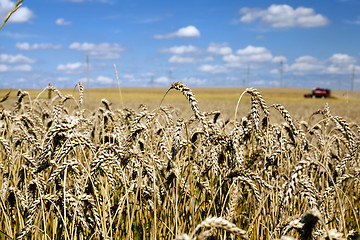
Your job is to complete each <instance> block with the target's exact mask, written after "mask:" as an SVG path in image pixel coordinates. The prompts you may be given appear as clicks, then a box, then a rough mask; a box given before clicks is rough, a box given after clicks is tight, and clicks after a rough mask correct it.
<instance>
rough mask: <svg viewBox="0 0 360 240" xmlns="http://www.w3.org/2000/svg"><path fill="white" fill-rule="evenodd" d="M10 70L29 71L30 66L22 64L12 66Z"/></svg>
mask: <svg viewBox="0 0 360 240" xmlns="http://www.w3.org/2000/svg"><path fill="white" fill-rule="evenodd" d="M12 70H13V71H19V72H29V71H31V70H32V67H31V66H30V65H29V64H22V65H17V66H14V67H13V68H12Z"/></svg>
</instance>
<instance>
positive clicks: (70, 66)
mask: <svg viewBox="0 0 360 240" xmlns="http://www.w3.org/2000/svg"><path fill="white" fill-rule="evenodd" d="M56 69H57V70H58V71H61V72H64V73H68V74H76V73H81V72H83V71H84V70H85V64H84V63H81V62H74V63H66V64H59V65H58V66H57V68H56Z"/></svg>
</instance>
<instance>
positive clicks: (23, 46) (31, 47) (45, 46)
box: [15, 42, 61, 51]
mask: <svg viewBox="0 0 360 240" xmlns="http://www.w3.org/2000/svg"><path fill="white" fill-rule="evenodd" d="M15 47H16V48H17V49H19V50H25V51H30V50H40V49H43V50H48V49H55V50H57V49H61V45H56V44H51V43H34V44H33V45H30V44H29V43H27V42H24V43H16V45H15Z"/></svg>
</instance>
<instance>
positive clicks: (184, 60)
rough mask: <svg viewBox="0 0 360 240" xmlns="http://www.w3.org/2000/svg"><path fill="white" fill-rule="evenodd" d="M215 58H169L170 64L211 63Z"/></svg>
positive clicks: (175, 56) (176, 56)
mask: <svg viewBox="0 0 360 240" xmlns="http://www.w3.org/2000/svg"><path fill="white" fill-rule="evenodd" d="M213 60H214V58H212V57H205V58H196V57H183V56H178V55H174V56H171V57H170V58H169V62H170V63H180V64H191V63H199V62H211V61H213Z"/></svg>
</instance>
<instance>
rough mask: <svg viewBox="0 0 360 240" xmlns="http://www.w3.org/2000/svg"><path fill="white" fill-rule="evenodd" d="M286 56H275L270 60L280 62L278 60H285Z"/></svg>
mask: <svg viewBox="0 0 360 240" xmlns="http://www.w3.org/2000/svg"><path fill="white" fill-rule="evenodd" d="M286 60H287V59H286V57H284V56H275V57H274V58H273V59H272V62H273V63H280V62H286Z"/></svg>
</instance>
